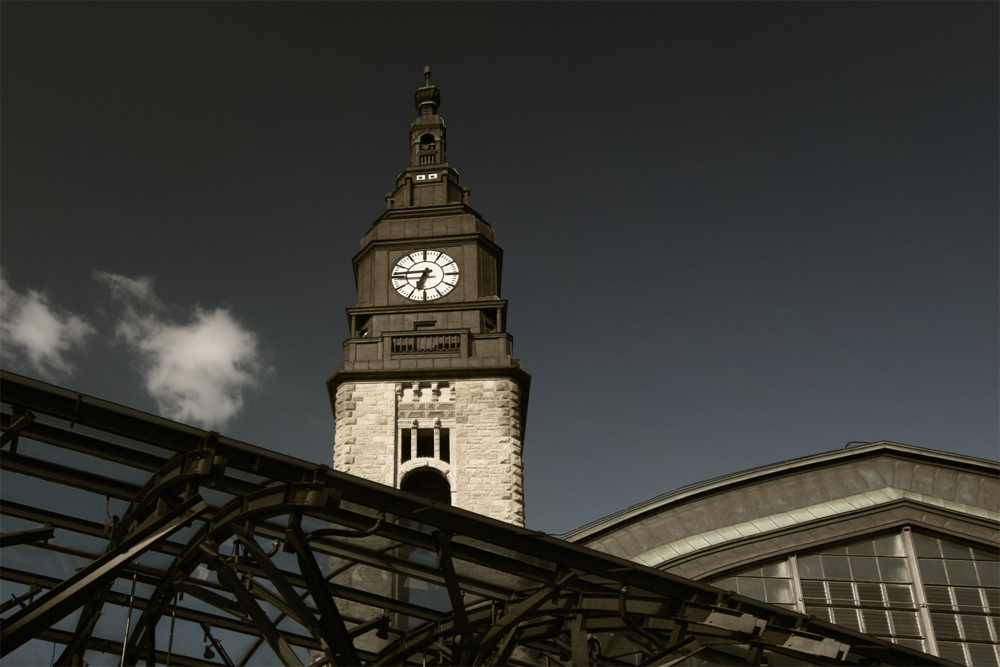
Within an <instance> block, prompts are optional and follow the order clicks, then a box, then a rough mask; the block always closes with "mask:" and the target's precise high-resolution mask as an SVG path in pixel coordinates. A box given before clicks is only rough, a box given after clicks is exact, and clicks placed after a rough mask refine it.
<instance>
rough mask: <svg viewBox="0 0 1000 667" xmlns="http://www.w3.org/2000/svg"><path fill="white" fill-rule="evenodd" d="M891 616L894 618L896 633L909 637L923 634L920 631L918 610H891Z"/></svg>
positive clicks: (894, 630)
mask: <svg viewBox="0 0 1000 667" xmlns="http://www.w3.org/2000/svg"><path fill="white" fill-rule="evenodd" d="M889 616H890V617H891V618H892V628H893V633H894V634H896V635H904V636H908V637H920V636H921V635H922V634H923V633H922V632H920V623H919V621H918V620H917V612H915V611H890V612H889ZM921 650H922V649H921Z"/></svg>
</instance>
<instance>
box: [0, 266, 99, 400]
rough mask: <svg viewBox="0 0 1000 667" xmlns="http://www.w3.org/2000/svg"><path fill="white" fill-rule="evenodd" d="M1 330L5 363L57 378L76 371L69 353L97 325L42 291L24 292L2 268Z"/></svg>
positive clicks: (15, 367)
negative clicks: (19, 289) (17, 288)
mask: <svg viewBox="0 0 1000 667" xmlns="http://www.w3.org/2000/svg"><path fill="white" fill-rule="evenodd" d="M0 333H2V336H3V359H4V363H7V364H9V365H10V366H11V368H12V369H15V370H23V371H24V372H28V373H38V374H39V375H41V376H42V377H43V378H45V379H46V380H49V381H51V382H55V381H58V380H60V379H64V378H66V377H67V376H69V375H71V374H72V373H73V371H74V370H75V367H74V366H73V364H72V363H70V361H69V359H68V354H69V353H70V351H71V350H72V349H74V348H79V347H82V345H83V343H84V340H85V339H86V338H87V336H89V335H90V334H92V333H94V327H92V326H91V325H90V323H89V322H87V320H85V319H84V318H83V317H80V316H79V315H74V314H72V313H70V312H68V311H65V310H61V309H59V308H57V307H56V306H53V305H52V304H51V303H49V297H48V296H47V295H45V294H44V293H42V292H39V291H37V290H33V289H29V290H28V292H27V294H21V293H20V292H18V291H17V290H15V289H14V288H12V287H11V286H10V284H9V283H8V282H7V276H6V275H5V274H4V273H3V271H2V269H0Z"/></svg>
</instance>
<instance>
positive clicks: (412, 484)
mask: <svg viewBox="0 0 1000 667" xmlns="http://www.w3.org/2000/svg"><path fill="white" fill-rule="evenodd" d="M399 488H400V489H402V490H403V491H409V492H410V493H415V494H417V495H418V496H423V497H424V498H427V499H428V500H433V501H436V502H439V503H445V504H446V505H451V486H450V485H449V484H448V480H446V479H445V478H444V477H443V476H442V475H440V474H439V473H437V472H435V471H432V470H417V471H415V472H414V473H412V474H410V475H407V476H406V478H405V479H404V480H403V483H402V484H400V485H399Z"/></svg>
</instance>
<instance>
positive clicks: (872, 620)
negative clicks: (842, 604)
mask: <svg viewBox="0 0 1000 667" xmlns="http://www.w3.org/2000/svg"><path fill="white" fill-rule="evenodd" d="M861 620H862V621H864V624H865V627H864V631H865V632H866V633H868V634H870V635H883V636H884V635H888V634H891V633H890V632H889V612H887V611H882V610H880V609H862V610H861Z"/></svg>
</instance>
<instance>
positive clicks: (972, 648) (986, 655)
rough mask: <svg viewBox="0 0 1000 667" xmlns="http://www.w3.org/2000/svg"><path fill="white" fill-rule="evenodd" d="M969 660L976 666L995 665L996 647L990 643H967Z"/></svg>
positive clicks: (996, 663)
mask: <svg viewBox="0 0 1000 667" xmlns="http://www.w3.org/2000/svg"><path fill="white" fill-rule="evenodd" d="M966 648H967V649H968V650H969V657H970V658H972V660H971V661H970V662H971V663H972V664H973V665H975V666H976V667H997V665H998V664H1000V663H998V660H997V647H996V646H993V645H990V644H968V645H966Z"/></svg>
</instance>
